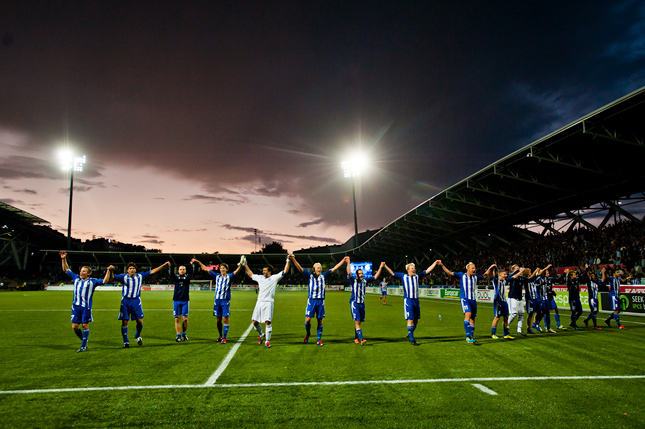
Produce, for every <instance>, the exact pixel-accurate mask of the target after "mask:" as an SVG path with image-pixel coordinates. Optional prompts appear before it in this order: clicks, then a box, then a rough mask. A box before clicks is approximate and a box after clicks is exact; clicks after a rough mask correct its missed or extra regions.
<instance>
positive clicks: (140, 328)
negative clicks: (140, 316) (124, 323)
mask: <svg viewBox="0 0 645 429" xmlns="http://www.w3.org/2000/svg"><path fill="white" fill-rule="evenodd" d="M142 330H143V322H141V323H139V322H137V333H136V335H135V336H134V338H139V337H140V336H141V331H142Z"/></svg>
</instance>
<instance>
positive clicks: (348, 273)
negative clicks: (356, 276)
mask: <svg viewBox="0 0 645 429" xmlns="http://www.w3.org/2000/svg"><path fill="white" fill-rule="evenodd" d="M345 258H347V267H346V268H347V277H349V278H351V277H352V266H351V265H350V262H351V261H350V260H349V256H345ZM375 278H376V276H375Z"/></svg>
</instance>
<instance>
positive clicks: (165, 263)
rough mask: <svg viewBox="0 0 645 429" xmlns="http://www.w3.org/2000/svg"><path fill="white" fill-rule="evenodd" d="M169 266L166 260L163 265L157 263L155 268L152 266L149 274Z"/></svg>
mask: <svg viewBox="0 0 645 429" xmlns="http://www.w3.org/2000/svg"><path fill="white" fill-rule="evenodd" d="M169 266H170V261H166V262H164V263H163V265H159V266H158V267H157V268H153V269H152V270H150V274H157V273H158V272H159V271H161V269H162V268H163V267H169Z"/></svg>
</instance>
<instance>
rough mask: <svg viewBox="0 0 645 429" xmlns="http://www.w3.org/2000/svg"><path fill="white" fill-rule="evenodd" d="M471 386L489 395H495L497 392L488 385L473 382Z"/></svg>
mask: <svg viewBox="0 0 645 429" xmlns="http://www.w3.org/2000/svg"><path fill="white" fill-rule="evenodd" d="M473 386H475V387H476V388H478V389H479V390H481V391H482V392H484V393H488V394H489V395H497V392H495V391H494V390H491V389H489V388H488V387H486V386H483V385H481V384H477V383H473Z"/></svg>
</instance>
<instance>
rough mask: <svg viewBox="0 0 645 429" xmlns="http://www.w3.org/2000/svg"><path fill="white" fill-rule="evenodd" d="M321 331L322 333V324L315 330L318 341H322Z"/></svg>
mask: <svg viewBox="0 0 645 429" xmlns="http://www.w3.org/2000/svg"><path fill="white" fill-rule="evenodd" d="M322 331H323V325H322V323H321V324H320V325H318V327H317V328H316V333H317V334H318V341H321V340H322Z"/></svg>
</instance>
